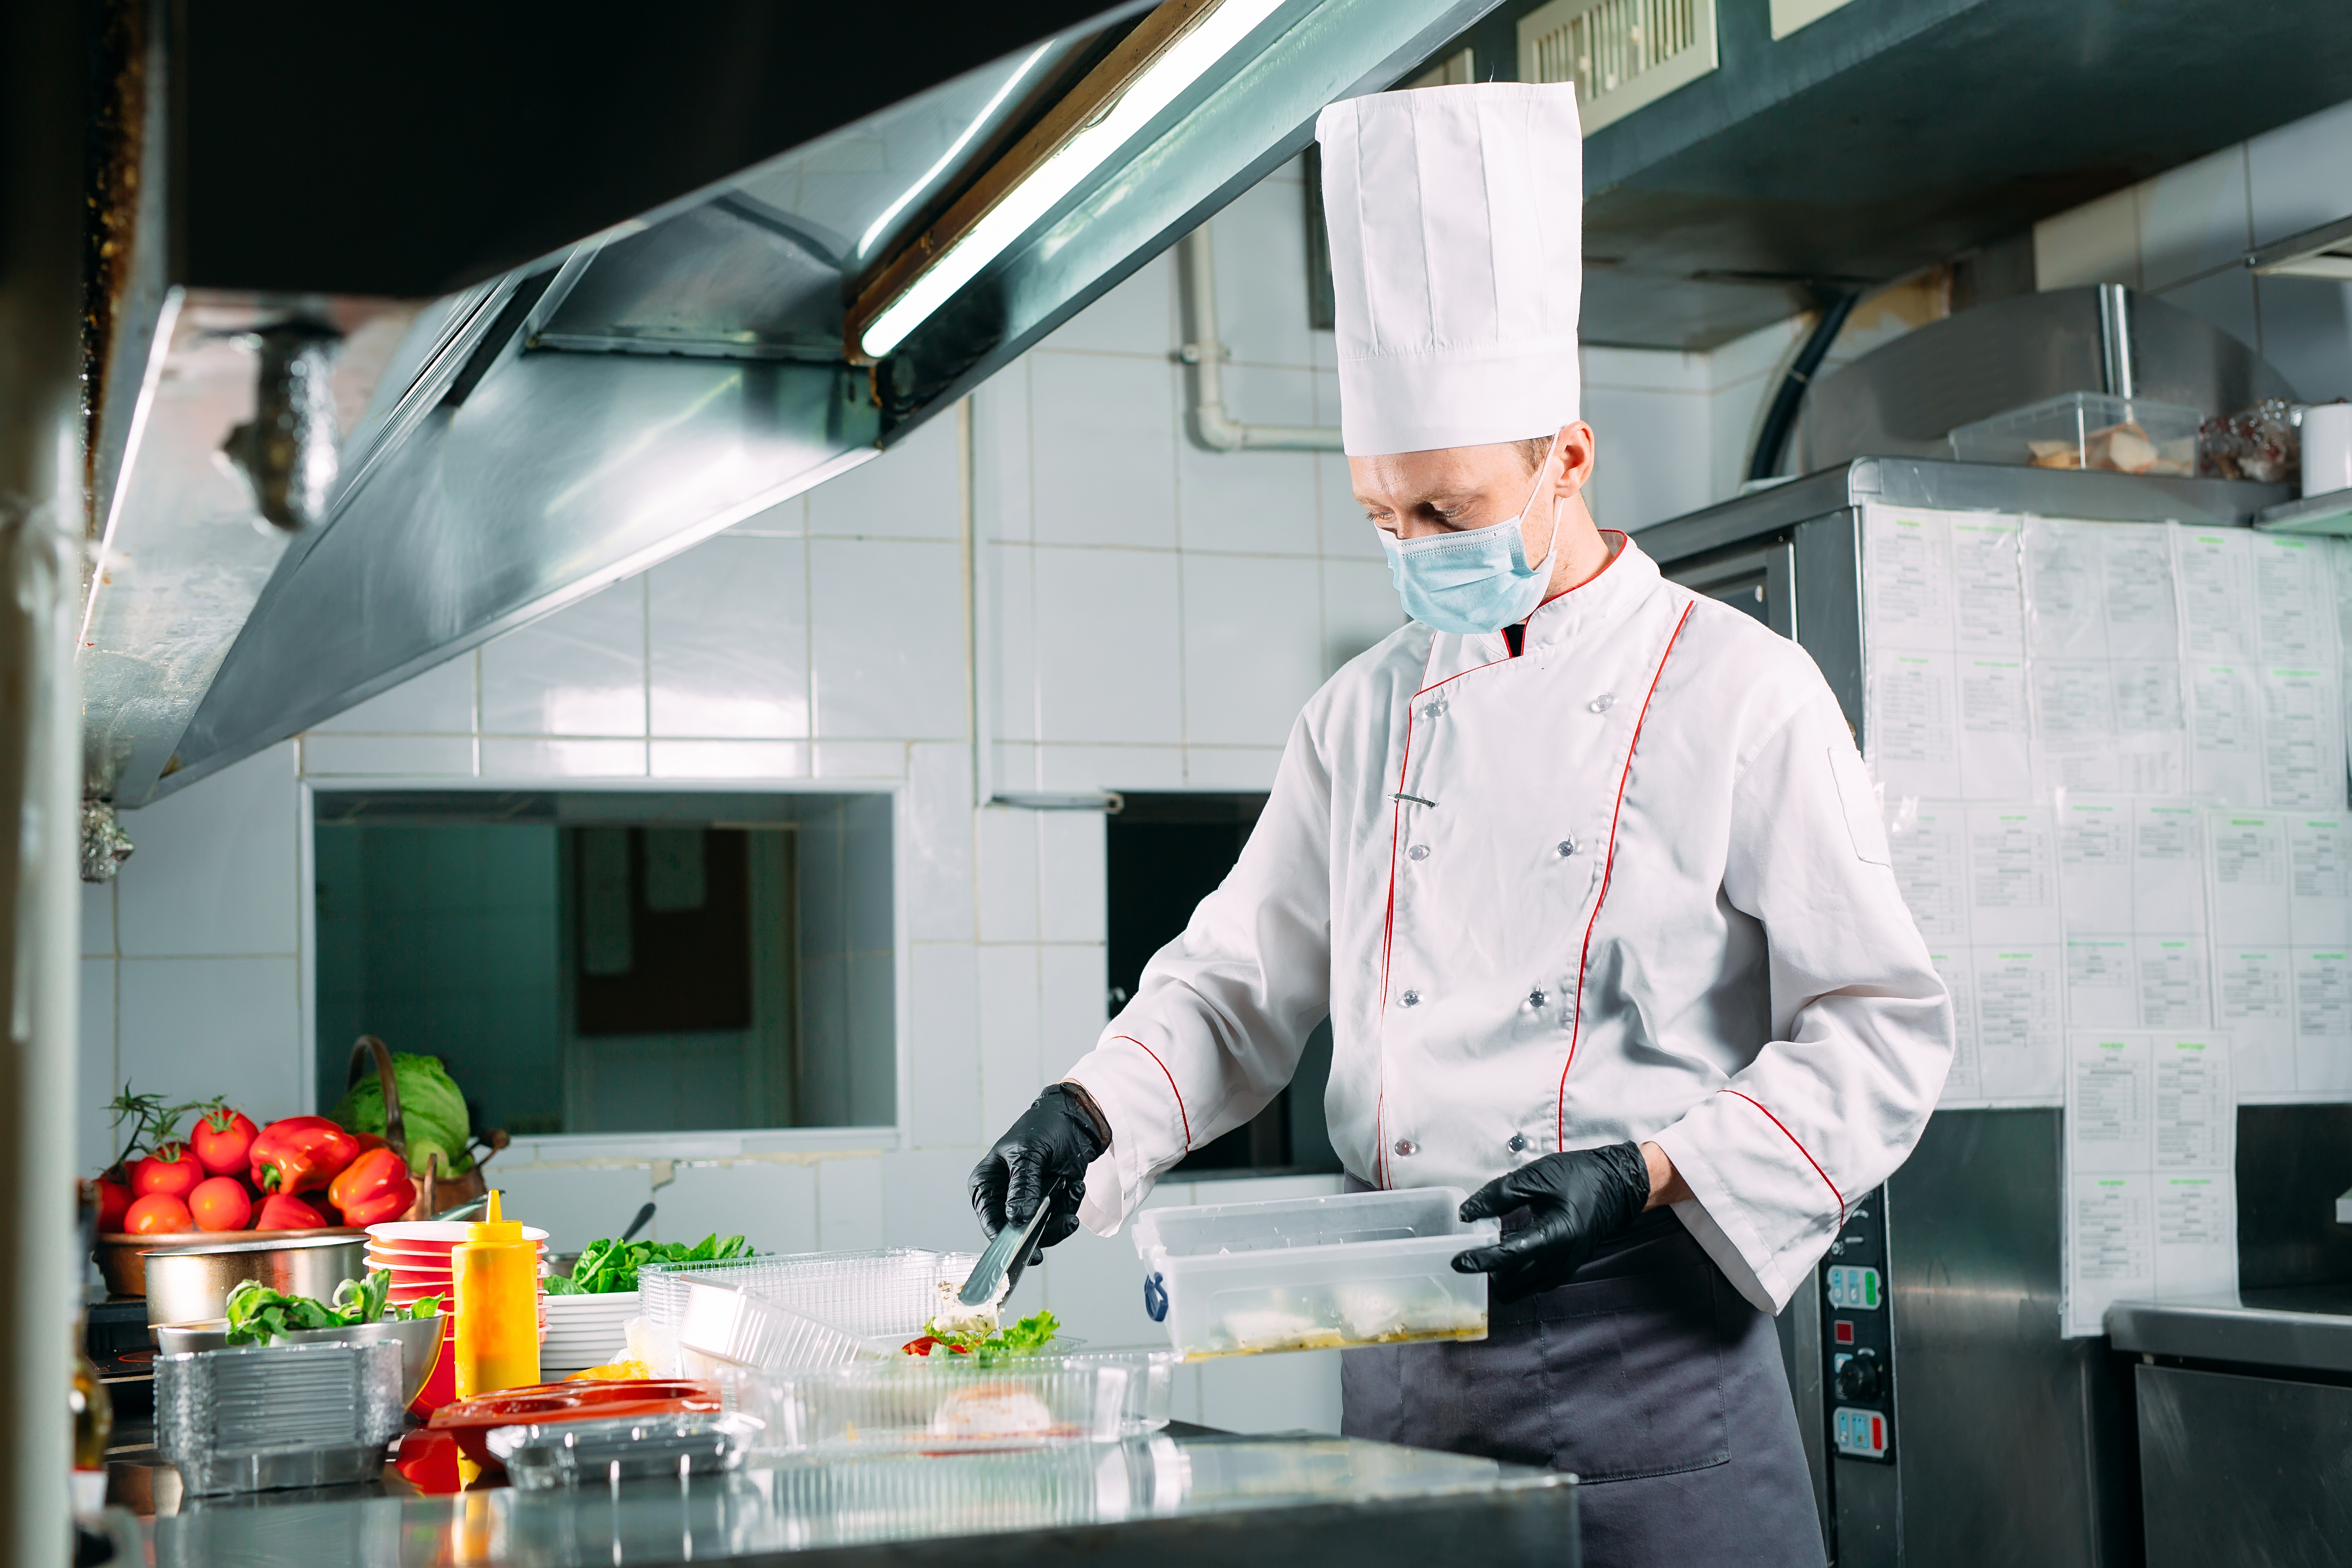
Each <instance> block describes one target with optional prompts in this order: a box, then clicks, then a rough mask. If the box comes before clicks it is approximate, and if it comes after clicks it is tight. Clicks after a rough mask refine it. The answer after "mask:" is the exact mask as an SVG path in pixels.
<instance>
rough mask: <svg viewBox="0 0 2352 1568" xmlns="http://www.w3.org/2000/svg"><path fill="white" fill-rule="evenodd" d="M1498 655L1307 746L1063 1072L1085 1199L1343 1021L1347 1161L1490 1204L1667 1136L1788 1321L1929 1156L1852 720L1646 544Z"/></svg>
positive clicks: (1254, 1105) (1726, 1238)
mask: <svg viewBox="0 0 2352 1568" xmlns="http://www.w3.org/2000/svg"><path fill="white" fill-rule="evenodd" d="M1611 537H1612V541H1622V542H1621V543H1620V544H1619V547H1618V549H1617V552H1616V553H1615V555H1614V557H1613V558H1612V561H1611V563H1610V564H1609V565H1608V566H1607V567H1606V568H1605V569H1604V570H1603V571H1602V572H1601V574H1600V575H1598V576H1597V577H1595V578H1593V579H1592V580H1591V582H1589V583H1586V584H1583V585H1582V586H1580V587H1579V588H1576V589H1574V590H1572V591H1571V592H1570V593H1567V594H1563V595H1559V596H1558V597H1556V598H1554V599H1552V600H1551V601H1550V602H1549V603H1547V604H1546V605H1543V606H1542V607H1541V608H1540V609H1538V611H1536V613H1535V614H1534V615H1533V616H1530V617H1529V618H1528V624H1527V630H1526V634H1525V644H1524V648H1523V651H1522V653H1521V655H1520V657H1518V658H1512V657H1510V654H1509V650H1508V647H1507V645H1506V644H1505V642H1504V639H1503V637H1502V635H1501V634H1500V633H1499V632H1496V633H1489V634H1486V635H1483V636H1477V637H1457V636H1454V635H1452V634H1450V633H1441V632H1433V631H1432V630H1431V629H1429V628H1428V627H1426V626H1419V625H1410V626H1405V627H1403V628H1402V630H1400V631H1398V632H1396V633H1395V634H1394V635H1392V636H1391V637H1388V638H1387V639H1386V640H1384V641H1383V642H1381V644H1380V645H1379V646H1378V647H1373V648H1371V649H1370V650H1369V651H1368V652H1366V653H1365V654H1363V655H1362V656H1361V657H1360V658H1356V659H1354V660H1352V661H1351V662H1349V664H1348V665H1347V666H1346V668H1342V669H1341V670H1340V671H1339V673H1338V674H1337V675H1335V676H1333V677H1332V678H1331V679H1330V680H1329V681H1328V683H1326V684H1325V686H1324V687H1323V689H1321V690H1320V691H1318V692H1317V693H1316V694H1315V696H1314V698H1313V699H1312V700H1310V701H1309V702H1308V703H1307V709H1306V710H1305V712H1303V713H1302V714H1301V715H1300V716H1299V719H1298V721H1297V723H1296V724H1295V725H1294V726H1293V727H1292V730H1291V734H1290V742H1289V745H1288V748H1287V749H1286V752H1284V754H1283V759H1282V765H1281V768H1280V771H1279V772H1278V773H1276V778H1275V784H1274V790H1273V793H1272V795H1271V796H1270V798H1269V799H1268V800H1267V802H1266V805H1265V812H1264V814H1263V815H1262V816H1260V817H1259V818H1258V822H1257V826H1256V827H1255V830H1254V831H1253V832H1252V833H1251V835H1250V837H1249V842H1248V844H1247V845H1246V846H1245V847H1244V848H1243V850H1242V854H1241V858H1240V859H1239V861H1238V862H1237V863H1236V864H1235V865H1234V869H1233V871H1232V873H1231V874H1230V875H1229V876H1228V877H1227V878H1226V879H1225V880H1224V882H1223V885H1222V886H1221V887H1219V888H1218V889H1217V890H1216V891H1215V892H1213V893H1212V894H1211V895H1210V896H1209V897H1208V898H1206V899H1204V900H1202V902H1201V906H1200V908H1199V909H1198V910H1195V911H1194V913H1193V916H1192V923H1191V924H1190V925H1189V926H1187V927H1186V928H1185V931H1184V933H1183V934H1182V935H1181V936H1180V937H1178V938H1177V939H1176V940H1175V941H1174V942H1170V943H1169V944H1168V945H1167V946H1166V947H1164V948H1162V949H1161V950H1160V952H1159V953H1158V954H1156V955H1155V956H1154V957H1153V958H1152V960H1151V962H1150V965H1149V966H1148V967H1146V969H1145V970H1144V973H1143V977H1142V982H1141V984H1140V985H1139V987H1138V989H1137V991H1136V994H1135V997H1134V999H1133V1000H1132V1001H1130V1002H1129V1004H1128V1005H1127V1006H1126V1007H1125V1008H1124V1009H1123V1010H1122V1011H1121V1012H1120V1013H1119V1015H1118V1017H1117V1018H1115V1019H1113V1020H1112V1021H1111V1023H1110V1025H1109V1026H1108V1028H1106V1029H1105V1030H1104V1032H1103V1035H1102V1037H1101V1039H1100V1041H1099V1042H1098V1043H1097V1046H1096V1047H1095V1048H1094V1050H1093V1051H1091V1052H1090V1053H1089V1054H1088V1055H1087V1056H1086V1057H1085V1058H1083V1059H1082V1060H1080V1061H1079V1062H1078V1064H1077V1065H1076V1068H1073V1069H1072V1070H1071V1072H1070V1074H1069V1075H1068V1076H1069V1077H1070V1078H1072V1079H1075V1080H1076V1081H1077V1082H1079V1083H1081V1084H1083V1085H1084V1086H1085V1087H1086V1089H1087V1090H1088V1091H1089V1092H1090V1093H1091V1094H1092V1095H1093V1096H1094V1097H1095V1099H1096V1100H1097V1102H1098V1103H1099V1105H1100V1106H1101V1108H1102V1110H1103V1111H1104V1113H1105V1115H1106V1116H1107V1117H1108V1120H1109V1122H1110V1126H1111V1131H1112V1142H1111V1146H1110V1149H1109V1151H1108V1152H1106V1153H1105V1154H1104V1155H1103V1157H1102V1158H1101V1159H1100V1160H1099V1161H1097V1163H1096V1164H1095V1166H1094V1167H1093V1168H1092V1169H1090V1170H1089V1171H1088V1172H1087V1196H1086V1201H1085V1204H1084V1206H1083V1207H1082V1209H1081V1211H1080V1213H1081V1217H1082V1218H1083V1219H1084V1220H1085V1222H1086V1223H1087V1225H1088V1226H1089V1227H1091V1228H1093V1229H1095V1230H1097V1232H1100V1233H1102V1234H1105V1235H1108V1234H1109V1233H1111V1232H1112V1231H1115V1230H1116V1229H1117V1228H1118V1226H1119V1224H1120V1223H1121V1222H1122V1221H1123V1220H1124V1219H1125V1218H1126V1216H1127V1215H1129V1213H1131V1212H1132V1211H1133V1210H1134V1208H1135V1207H1136V1205H1138V1204H1139V1203H1140V1202H1141V1201H1142V1200H1143V1198H1144V1196H1145V1194H1147V1193H1149V1192H1150V1188H1151V1184H1152V1182H1153V1181H1154V1179H1155V1178H1156V1177H1157V1176H1158V1175H1159V1173H1161V1172H1162V1171H1165V1170H1166V1169H1168V1168H1169V1167H1170V1166H1171V1165H1172V1164H1174V1163H1176V1162H1177V1161H1178V1160H1180V1159H1181V1158H1182V1157H1183V1155H1184V1153H1185V1152H1186V1151H1188V1150H1192V1149H1197V1148H1199V1147H1201V1146H1202V1144H1204V1143H1206V1142H1209V1141H1210V1140H1211V1139H1213V1138H1215V1137H1216V1136H1218V1135H1219V1134H1220V1133H1223V1132H1226V1131H1231V1130H1232V1129H1234V1128H1235V1127H1238V1126H1241V1125H1242V1124H1243V1123H1244V1122H1246V1121H1249V1120H1250V1118H1252V1117H1253V1116H1255V1115H1256V1114H1257V1112H1258V1111H1259V1110H1263V1109H1264V1108H1265V1105H1266V1104H1267V1102H1268V1101H1270V1100H1272V1099H1273V1098H1274V1096H1275V1095H1276V1093H1277V1092H1278V1091H1279V1090H1280V1089H1281V1088H1282V1086H1283V1085H1284V1084H1285V1083H1286V1081H1288V1079H1289V1078H1290V1076H1291V1073H1292V1072H1293V1070H1294V1069H1295V1068H1297V1062H1298V1057H1299V1052H1300V1049H1301V1047H1302V1046H1303V1044H1304V1042H1305V1040H1306V1038H1307V1035H1308V1034H1309V1033H1310V1032H1311V1031H1312V1030H1313V1029H1314V1027H1315V1026H1316V1025H1317V1024H1318V1022H1320V1021H1321V1020H1322V1018H1323V1017H1324V1016H1325V1015H1326V1014H1327V1013H1328V1014H1329V1016H1330V1017H1331V1023H1332V1032H1333V1042H1334V1048H1333V1055H1332V1063H1331V1079H1330V1086H1329V1089H1328V1092H1327V1093H1326V1095H1325V1099H1324V1105H1325V1109H1326V1110H1327V1112H1328V1119H1329V1123H1330V1131H1331V1142H1332V1144H1333V1147H1334V1148H1335V1149H1337V1150H1338V1152H1339V1157H1340V1159H1341V1161H1342V1162H1343V1163H1345V1164H1346V1166H1347V1168H1348V1169H1349V1172H1350V1173H1353V1174H1355V1175H1357V1176H1358V1177H1360V1178H1362V1179H1364V1180H1366V1181H1369V1182H1371V1183H1373V1184H1377V1185H1380V1186H1384V1187H1424V1186H1444V1185H1452V1186H1459V1187H1463V1188H1465V1189H1475V1188H1476V1187H1478V1186H1479V1185H1481V1184H1484V1183H1486V1182H1487V1181H1489V1180H1491V1179H1493V1178H1494V1177H1496V1176H1498V1175H1501V1174H1503V1173H1505V1172H1507V1171H1509V1170H1511V1169H1513V1168H1514V1167H1515V1166H1517V1165H1520V1164H1523V1163H1527V1162H1528V1161H1530V1160H1534V1159H1537V1158H1538V1157H1540V1156H1542V1155H1544V1154H1548V1153H1550V1152H1553V1151H1555V1150H1561V1149H1582V1148H1591V1147H1595V1146H1597V1145H1601V1144H1605V1143H1618V1142H1627V1141H1633V1142H1641V1141H1644V1140H1650V1141H1654V1142H1657V1143H1658V1144H1659V1145H1660V1146H1661V1147H1662V1148H1664V1150H1665V1152H1666V1154H1667V1156H1668V1157H1669V1158H1671V1159H1672V1160H1673V1161H1674V1163H1675V1169H1676V1170H1677V1171H1679V1172H1680V1173H1682V1176H1683V1179H1684V1180H1685V1182H1687V1183H1688V1184H1689V1185H1690V1189H1691V1192H1692V1194H1694V1196H1693V1199H1692V1200H1691V1201H1688V1202H1685V1203H1682V1204H1679V1205H1676V1212H1677V1214H1678V1215H1679V1216H1680V1217H1681V1219H1682V1221H1683V1223H1684V1224H1685V1226H1688V1227H1689V1229H1690V1231H1691V1233H1692V1234H1693V1236H1694V1237H1696V1239H1697V1240H1698V1242H1699V1243H1700V1245H1701V1246H1702V1247H1705V1248H1706V1252H1707V1253H1708V1255H1709V1256H1710V1257H1712V1258H1714V1259H1715V1261H1716V1262H1717V1264H1718V1265H1719V1266H1720V1267H1721V1268H1722V1269H1723V1271H1724V1273H1725V1274H1726V1275H1727V1277H1728V1278H1729V1279H1730V1280H1731V1281H1732V1283H1733V1284H1734V1285H1735V1286H1736V1287H1737V1288H1738V1290H1739V1291H1740V1293H1741V1294H1742V1295H1743V1296H1745V1297H1746V1298H1747V1299H1748V1300H1749V1301H1751V1302H1753V1303H1755V1304H1756V1305H1757V1306H1758V1307H1759V1308H1761V1309H1763V1310H1767V1311H1777V1310H1779V1309H1780V1307H1781V1306H1782V1305H1784V1304H1785V1303H1786V1302H1787V1301H1788V1300H1789V1298H1790V1296H1791V1295H1792V1294H1793V1293H1794V1292H1795V1291H1796V1289H1798V1287H1799V1286H1800V1285H1801V1284H1802V1283H1803V1282H1804V1281H1805V1280H1806V1279H1808V1278H1809V1277H1810V1275H1811V1269H1812V1267H1813V1265H1814V1263H1815V1262H1816V1261H1817V1260H1818V1259H1819V1258H1820V1257H1821V1255H1822V1252H1823V1250H1824V1249H1825V1248H1826V1247H1827V1246H1828V1244H1829V1242H1830V1240H1831V1238H1832V1237H1834V1236H1835V1235H1836V1234H1837V1231H1838V1230H1839V1229H1840V1228H1841V1226H1842V1225H1843V1216H1844V1211H1845V1207H1846V1205H1847V1204H1848V1203H1850V1202H1851V1201H1852V1200H1853V1198H1854V1197H1855V1196H1856V1195H1857V1194H1861V1193H1863V1192H1865V1191H1867V1190H1868V1189H1869V1188H1871V1187H1873V1186H1874V1185H1876V1184H1878V1183H1879V1182H1881V1181H1883V1180H1885V1178H1886V1176H1887V1175H1888V1173H1891V1172H1892V1171H1893V1170H1894V1169H1895V1167H1896V1166H1897V1165H1898V1164H1900V1163H1902V1161H1903V1159H1904V1157H1905V1156H1906V1154H1908V1153H1909V1152H1910V1150H1911V1146H1912V1144H1913V1143H1914V1142H1916V1141H1917V1139H1918V1136H1919V1132H1920V1130H1921V1129H1922V1127H1923V1126H1924V1125H1925V1124H1926V1122H1927V1115H1928V1112H1929V1111H1930V1110H1933V1109H1934V1107H1935V1104H1936V1097H1937V1093H1938V1091H1939V1090H1940V1089H1941V1088H1942V1086H1943V1081H1944V1074H1945V1071H1946V1069H1947V1068H1948V1067H1949V1065H1950V1062H1951V1056H1952V1012H1951V1005H1950V1001H1949V999H1948V996H1947V994H1946V993H1945V989H1944V986H1943V984H1942V982H1941V981H1940V980H1939V979H1938V978H1937V974H1936V971H1935V968H1934V966H1933V965H1932V964H1931V963H1930V962H1929V960H1928V956H1927V946H1926V943H1925V942H1922V941H1921V939H1920V937H1919V933H1918V930H1917V928H1916V926H1915V925H1914V923H1913V922H1912V919H1911V916H1910V913H1909V911H1908V910H1906V908H1905V907H1904V903H1903V900H1902V897H1901V895H1900V894H1899V892H1898V891H1897V889H1896V887H1895V875H1894V872H1893V870H1892V869H1891V868H1890V867H1889V864H1888V855H1887V847H1886V837H1885V831H1884V829H1883V827H1882V826H1881V824H1880V821H1879V816H1878V807H1877V803H1876V800H1875V798H1874V794H1873V792H1872V789H1871V785H1870V783H1869V780H1868V778H1867V776H1866V775H1865V773H1864V770H1863V765H1862V762H1861V759H1860V758H1859V757H1858V756H1857V755H1856V754H1855V752H1854V747H1853V735H1852V731H1850V730H1849V729H1848V728H1847V726H1846V723H1845V721H1844V719H1843V716H1842V715H1841V714H1840V712H1839V710H1838V706H1837V701H1836V700H1835V699H1834V698H1833V697H1832V696H1831V694H1830V690H1829V687H1828V685H1827V684H1826V683H1825V682H1824V681H1823V680H1822V677H1821V673H1820V671H1819V670H1818V669H1817V668H1815V667H1814V665H1813V662H1812V660H1811V658H1809V657H1808V656H1807V655H1806V653H1805V651H1804V650H1803V649H1802V648H1801V647H1798V646H1797V645H1796V644H1795V643H1793V642H1790V641H1789V640H1787V639H1786V638H1783V637H1779V636H1776V635H1775V634H1773V633H1772V632H1770V631H1769V630H1768V629H1766V628H1765V627H1764V626H1761V625H1759V623H1757V622H1756V621H1755V620H1753V619H1751V618H1750V617H1748V616H1744V615H1742V614H1741V613H1740V612H1738V610H1735V609H1732V608H1730V607H1729V606H1728V605H1722V604H1718V603H1717V602H1716V601H1714V600H1712V599H1707V598H1705V597H1702V596H1700V595H1695V594H1692V593H1691V592H1689V591H1688V590H1686V589H1685V588H1682V587H1680V586H1679V585H1677V584H1672V583H1669V582H1667V581H1665V580H1664V578H1663V577H1661V576H1660V575H1659V573H1658V569H1657V565H1656V563H1654V562H1653V561H1651V560H1650V559H1649V557H1647V556H1646V555H1644V554H1643V552H1642V551H1641V550H1640V549H1639V548H1638V547H1637V546H1636V545H1634V544H1633V542H1632V541H1631V540H1630V539H1625V538H1624V536H1622V535H1612V536H1611Z"/></svg>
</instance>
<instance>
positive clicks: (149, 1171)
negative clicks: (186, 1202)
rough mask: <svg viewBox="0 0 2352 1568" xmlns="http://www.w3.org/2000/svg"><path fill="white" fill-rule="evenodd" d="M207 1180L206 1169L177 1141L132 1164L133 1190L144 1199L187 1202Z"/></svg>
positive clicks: (173, 1140) (156, 1149) (156, 1147)
mask: <svg viewBox="0 0 2352 1568" xmlns="http://www.w3.org/2000/svg"><path fill="white" fill-rule="evenodd" d="M204 1179H205V1168H204V1166H203V1165H201V1164H199V1163H197V1162H196V1157H195V1155H194V1153H192V1152H190V1151H189V1149H188V1146H187V1145H186V1144H185V1143H183V1142H180V1141H179V1140H178V1139H176V1138H173V1139H171V1140H168V1141H167V1142H162V1143H158V1144H156V1145H155V1152H153V1153H152V1154H150V1155H148V1156H147V1157H146V1158H145V1159H143V1160H133V1161H131V1191H132V1192H134V1193H136V1194H139V1195H140V1196H141V1197H142V1198H143V1197H149V1196H154V1195H159V1194H160V1195H161V1196H163V1197H167V1198H185V1197H186V1196H187V1195H188V1194H190V1193H193V1192H194V1191H195V1190H196V1184H197V1183H198V1182H201V1181H203V1180H204Z"/></svg>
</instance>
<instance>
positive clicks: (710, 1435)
mask: <svg viewBox="0 0 2352 1568" xmlns="http://www.w3.org/2000/svg"><path fill="white" fill-rule="evenodd" d="M760 1426H761V1423H760V1421H759V1419H758V1417H756V1416H751V1415H743V1414H741V1413H740V1412H730V1413H728V1414H726V1415H709V1414H699V1413H695V1414H687V1415H646V1416H636V1417H622V1418H620V1419H617V1420H610V1421H551V1422H546V1423H543V1424H538V1425H529V1426H499V1427H497V1428H494V1429H493V1430H492V1431H491V1432H490V1433H489V1435H488V1437H487V1438H485V1439H484V1441H486V1442H487V1443H488V1446H489V1450H490V1452H491V1453H493V1454H495V1455H497V1456H498V1457H499V1460H500V1461H501V1462H502V1463H504V1464H505V1466H506V1468H507V1476H508V1479H510V1480H511V1481H513V1482H514V1484H515V1485H516V1486H518V1487H520V1488H522V1489H525V1490H527V1491H542V1490H546V1489H551V1488H554V1487H572V1486H583V1485H585V1486H601V1485H607V1484H611V1485H617V1484H619V1483H620V1482H622V1481H626V1480H639V1479H645V1478H646V1477H649V1476H668V1477H676V1478H677V1479H688V1478H690V1477H693V1476H708V1475H718V1474H723V1473H724V1472H726V1471H729V1470H734V1469H740V1468H742V1465H743V1458H744V1456H745V1455H747V1454H749V1453H750V1452H751V1447H752V1444H753V1441H754V1440H755V1439H756V1438H757V1437H758V1436H759V1433H760Z"/></svg>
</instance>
